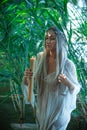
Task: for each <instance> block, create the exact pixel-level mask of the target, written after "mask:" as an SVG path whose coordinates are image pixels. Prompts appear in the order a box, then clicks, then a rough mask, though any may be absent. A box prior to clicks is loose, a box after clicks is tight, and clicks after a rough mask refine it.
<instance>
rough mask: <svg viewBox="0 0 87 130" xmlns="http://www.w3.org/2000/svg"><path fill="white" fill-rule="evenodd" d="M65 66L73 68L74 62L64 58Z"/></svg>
mask: <svg viewBox="0 0 87 130" xmlns="http://www.w3.org/2000/svg"><path fill="white" fill-rule="evenodd" d="M65 66H66V67H68V68H74V69H75V64H74V62H73V61H72V60H71V59H69V58H67V59H66V62H65Z"/></svg>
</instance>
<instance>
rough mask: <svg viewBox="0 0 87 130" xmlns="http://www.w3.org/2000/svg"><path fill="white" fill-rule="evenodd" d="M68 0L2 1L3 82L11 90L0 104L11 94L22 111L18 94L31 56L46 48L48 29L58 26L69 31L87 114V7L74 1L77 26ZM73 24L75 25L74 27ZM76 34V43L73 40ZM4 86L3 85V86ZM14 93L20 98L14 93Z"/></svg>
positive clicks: (81, 103) (0, 60)
mask: <svg viewBox="0 0 87 130" xmlns="http://www.w3.org/2000/svg"><path fill="white" fill-rule="evenodd" d="M68 3H69V0H50V1H47V0H40V1H38V0H32V1H31V0H18V1H15V0H3V1H1V2H0V8H1V11H0V82H1V83H3V82H7V83H8V84H9V86H10V92H9V93H7V97H6V98H5V99H4V100H3V101H2V102H1V103H3V102H4V101H6V99H8V97H9V96H12V100H13V103H14V107H16V106H18V108H19V109H20V111H21V109H22V108H21V101H20V97H19V95H20V94H22V91H21V87H20V86H21V82H22V78H23V73H24V70H25V68H27V67H29V59H30V57H31V56H32V55H36V54H37V53H38V52H40V51H42V50H43V45H44V44H43V43H44V37H43V36H44V32H45V30H46V29H47V28H48V27H49V26H52V25H56V26H58V27H59V28H60V29H62V28H63V29H64V30H65V31H66V35H67V37H68V38H67V39H68V47H69V52H68V55H69V57H70V59H72V60H73V61H74V63H75V64H76V67H77V73H78V78H79V81H80V83H81V86H82V90H81V93H80V97H81V101H79V108H80V106H81V110H80V111H81V113H82V114H83V113H84V110H85V111H86V113H87V108H86V107H87V104H86V103H85V97H86V93H87V72H86V70H87V66H86V61H85V59H84V56H85V55H86V56H87V53H86V52H85V51H84V48H83V46H85V45H87V44H86V37H87V22H86V21H87V20H86V17H87V16H86V8H84V7H83V8H82V9H80V8H79V7H78V6H76V3H77V2H76V1H75V0H74V1H72V2H71V4H72V5H73V8H72V9H71V7H70V9H71V12H72V14H73V15H74V13H75V12H74V10H75V11H76V12H78V15H79V16H75V20H76V21H77V23H78V25H79V26H78V27H76V25H75V23H74V20H73V18H72V16H70V14H69V11H68V6H67V5H68ZM74 4H75V5H74ZM79 10H80V11H81V13H80V14H79ZM78 17H79V20H78ZM72 26H74V27H76V28H74V29H73V28H72ZM74 34H75V42H73V41H72V37H73V35H74ZM2 85H3V84H1V86H0V87H3V86H2ZM15 94H17V97H16V96H14V95H15ZM14 99H15V100H16V101H15V100H14ZM15 104H16V105H15ZM84 104H85V105H84ZM83 107H84V110H83ZM86 113H84V115H85V114H86Z"/></svg>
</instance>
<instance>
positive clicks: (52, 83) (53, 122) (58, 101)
mask: <svg viewBox="0 0 87 130" xmlns="http://www.w3.org/2000/svg"><path fill="white" fill-rule="evenodd" d="M63 73H64V74H65V75H66V76H67V77H68V78H69V79H70V81H71V82H72V84H73V85H74V90H70V89H69V88H68V86H64V85H63V84H60V86H59V85H58V83H57V81H56V77H55V75H56V72H53V73H51V74H48V75H46V76H45V77H44V80H42V81H41V80H40V84H39V85H38V98H37V101H38V102H37V119H38V122H39V130H49V129H50V130H66V127H67V125H68V123H69V121H70V116H71V112H72V111H73V110H74V109H75V108H76V97H77V94H78V92H79V91H80V85H79V83H78V80H77V75H76V69H75V65H74V64H73V62H72V61H71V60H69V59H67V60H66V62H65V66H64V71H63Z"/></svg>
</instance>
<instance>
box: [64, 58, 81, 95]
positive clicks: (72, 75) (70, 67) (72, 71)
mask: <svg viewBox="0 0 87 130" xmlns="http://www.w3.org/2000/svg"><path fill="white" fill-rule="evenodd" d="M66 70H67V71H66V72H67V74H66V76H67V77H68V79H69V80H70V82H71V83H72V85H73V86H74V89H71V88H69V90H70V93H74V94H78V93H79V91H80V88H81V86H80V83H79V82H78V78H77V72H76V67H75V65H74V63H73V62H72V61H71V60H68V61H67V63H66Z"/></svg>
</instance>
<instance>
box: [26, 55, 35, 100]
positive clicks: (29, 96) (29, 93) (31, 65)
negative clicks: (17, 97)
mask: <svg viewBox="0 0 87 130" xmlns="http://www.w3.org/2000/svg"><path fill="white" fill-rule="evenodd" d="M34 61H35V58H34V57H31V58H30V70H31V72H33V67H34ZM32 80H33V78H32V77H31V78H29V83H28V101H30V102H31V99H32V91H33V85H32Z"/></svg>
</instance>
